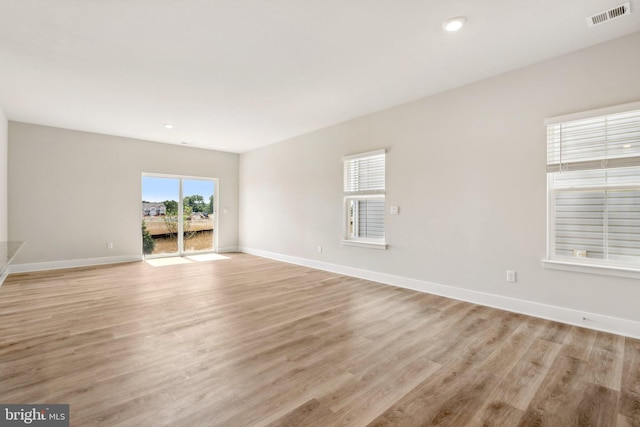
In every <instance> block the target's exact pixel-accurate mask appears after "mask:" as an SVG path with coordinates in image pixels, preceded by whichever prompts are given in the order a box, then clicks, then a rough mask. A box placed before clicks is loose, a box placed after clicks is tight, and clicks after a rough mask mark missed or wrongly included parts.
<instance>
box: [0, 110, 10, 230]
mask: <svg viewBox="0 0 640 427" xmlns="http://www.w3.org/2000/svg"><path fill="white" fill-rule="evenodd" d="M7 132H8V122H7V117H6V116H5V115H4V112H3V111H2V108H0V242H5V241H7V239H8V238H9V234H8V227H9V223H8V211H7V193H8V187H7V186H8V184H7V181H8V170H7V169H8V165H9V160H8V149H9V148H8V147H9V145H8V133H7Z"/></svg>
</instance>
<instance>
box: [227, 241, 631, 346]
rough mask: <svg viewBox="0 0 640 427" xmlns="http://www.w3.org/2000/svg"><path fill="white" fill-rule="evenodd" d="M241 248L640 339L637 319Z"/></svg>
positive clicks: (247, 251) (275, 257)
mask: <svg viewBox="0 0 640 427" xmlns="http://www.w3.org/2000/svg"><path fill="white" fill-rule="evenodd" d="M239 249H240V251H241V252H244V253H247V254H251V255H256V256H260V257H264V258H270V259H274V260H277V261H283V262H287V263H290V264H297V265H302V266H305V267H311V268H316V269H318V270H324V271H329V272H332V273H338V274H342V275H345V276H351V277H356V278H359V279H365V280H371V281H374V282H379V283H383V284H385V285H392V286H397V287H400V288H405V289H411V290H414V291H418V292H424V293H429V294H434V295H439V296H443V297H447V298H453V299H457V300H460V301H466V302H470V303H474V304H479V305H484V306H487V307H492V308H497V309H500V310H506V311H511V312H514V313H520V314H526V315H528V316H533V317H539V318H542V319H546V320H553V321H556V322H561V323H566V324H569V325H575V326H580V327H583V328H588V329H593V330H596V331H602V332H609V333H613V334H617V335H623V336H626V337H631V338H636V339H640V322H636V321H633V320H628V319H622V318H619V317H612V316H607V315H603V314H597V313H589V312H584V311H579V310H574V309H570V308H565V307H559V306H554V305H548V304H542V303H538V302H533V301H526V300H521V299H517V298H511V297H505V296H502V295H496V294H490V293H485V292H478V291H473V290H469V289H463V288H457V287H453V286H448V285H443V284H440V283H434V282H426V281H423V280H417V279H411V278H408V277H402V276H396V275H392V274H386V273H379V272H375V271H369V270H363V269H359V268H353V267H347V266H343V265H338V264H331V263H327V262H323V261H317V260H312V259H308V258H300V257H294V256H290V255H283V254H279V253H274V252H269V251H263V250H259V249H253V248H247V247H243V246H240V248H239Z"/></svg>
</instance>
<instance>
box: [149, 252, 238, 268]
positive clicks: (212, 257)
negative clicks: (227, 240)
mask: <svg viewBox="0 0 640 427" xmlns="http://www.w3.org/2000/svg"><path fill="white" fill-rule="evenodd" d="M221 259H229V257H228V256H224V255H220V254H201V255H190V256H186V257H181V256H173V257H167V258H153V259H146V260H145V261H146V262H147V264H149V265H151V266H153V267H164V266H166V265H178V264H191V263H192V262H203V261H218V260H221Z"/></svg>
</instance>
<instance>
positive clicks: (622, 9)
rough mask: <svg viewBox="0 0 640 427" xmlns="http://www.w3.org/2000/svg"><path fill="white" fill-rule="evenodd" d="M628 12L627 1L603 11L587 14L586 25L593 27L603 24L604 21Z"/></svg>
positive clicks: (629, 5) (629, 7)
mask: <svg viewBox="0 0 640 427" xmlns="http://www.w3.org/2000/svg"><path fill="white" fill-rule="evenodd" d="M630 13H631V3H629V2H627V3H624V4H621V5H620V6H616V7H614V8H611V9H609V10H605V11H604V12H600V13H596V14H595V15H591V16H588V17H587V25H589V26H590V27H594V26H596V25H600V24H604V23H605V22H608V21H611V20H613V19H616V18H620V17H621V16H624V15H629V14H630Z"/></svg>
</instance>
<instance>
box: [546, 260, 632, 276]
mask: <svg viewBox="0 0 640 427" xmlns="http://www.w3.org/2000/svg"><path fill="white" fill-rule="evenodd" d="M542 266H543V267H544V268H546V269H551V270H564V271H574V272H577V273H588V274H600V275H603V276H616V277H627V278H631V279H640V268H633V267H623V266H615V265H599V264H587V263H582V262H573V261H569V260H558V259H543V260H542Z"/></svg>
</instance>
